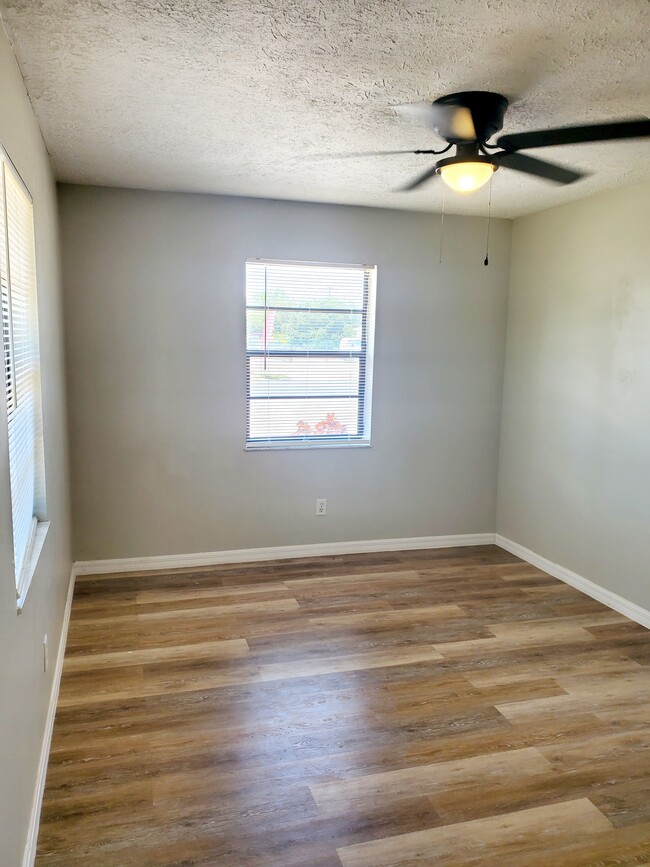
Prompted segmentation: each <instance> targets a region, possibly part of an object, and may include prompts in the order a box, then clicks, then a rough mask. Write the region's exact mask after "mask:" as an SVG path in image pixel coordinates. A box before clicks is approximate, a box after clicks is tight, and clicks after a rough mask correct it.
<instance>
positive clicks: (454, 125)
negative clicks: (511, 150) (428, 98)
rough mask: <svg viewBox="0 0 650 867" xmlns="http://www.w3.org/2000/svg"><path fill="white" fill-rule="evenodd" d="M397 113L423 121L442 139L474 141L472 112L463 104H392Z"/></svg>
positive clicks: (474, 131)
mask: <svg viewBox="0 0 650 867" xmlns="http://www.w3.org/2000/svg"><path fill="white" fill-rule="evenodd" d="M393 108H394V109H395V111H396V112H397V113H398V114H401V115H402V117H406V118H408V119H410V120H415V121H417V122H419V123H423V124H425V125H426V126H428V127H430V128H431V129H434V130H435V131H436V132H437V133H438V135H440V136H441V137H442V138H444V139H453V140H454V141H476V130H475V129H474V119H473V118H472V112H471V111H470V110H469V109H468V108H465V107H464V106H458V105H442V104H440V103H435V102H434V103H430V102H415V103H413V104H412V105H395V106H393Z"/></svg>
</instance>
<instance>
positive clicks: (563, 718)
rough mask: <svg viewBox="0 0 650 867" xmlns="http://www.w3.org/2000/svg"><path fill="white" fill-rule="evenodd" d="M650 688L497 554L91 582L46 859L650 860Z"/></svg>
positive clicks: (92, 864)
mask: <svg viewBox="0 0 650 867" xmlns="http://www.w3.org/2000/svg"><path fill="white" fill-rule="evenodd" d="M649 699H650V632H648V631H647V630H645V629H643V628H642V627H641V626H638V625H636V624H635V623H632V622H631V621H629V620H627V619H626V618H624V617H623V616H621V615H619V614H617V613H615V612H613V611H610V610H609V609H607V608H605V607H604V606H602V605H600V604H599V603H597V602H594V601H593V600H591V599H589V598H588V597H586V596H583V595H582V594H581V593H579V592H577V591H576V590H574V589H573V588H571V587H568V586H566V585H564V584H562V583H560V582H559V581H556V580H555V579H554V578H551V577H549V576H548V575H546V574H544V573H543V572H540V571H539V570H538V569H535V568H533V567H531V566H529V565H527V564H525V563H523V562H521V561H520V560H518V559H517V558H516V557H514V556H512V555H510V554H508V553H506V552H505V551H503V550H501V549H499V548H496V547H492V546H487V547H481V548H461V549H445V550H437V551H418V552H405V553H390V554H373V555H356V556H343V557H324V558H318V559H310V560H293V561H284V562H274V563H265V564H247V565H243V566H227V567H226V566H224V567H218V568H211V569H204V570H199V571H188V570H186V571H183V572H175V573H172V574H170V573H148V574H142V573H140V574H135V575H132V576H114V577H86V578H83V577H82V578H79V579H78V580H77V586H76V590H75V595H74V603H73V608H72V620H71V624H70V632H69V637H68V645H67V651H66V657H65V665H64V671H63V680H62V684H61V693H60V697H59V703H58V710H57V716H56V723H55V728H54V739H53V742H52V750H51V756H50V764H49V770H48V775H47V784H46V789H45V798H44V802H43V812H42V820H41V830H40V837H39V845H38V856H37V864H38V865H39V867H43V865H62V867H100V865H101V867H131V865H134V867H148V865H151V867H153V865H156V867H159V865H195V864H202V865H224V867H225V865H227V867H262V865H263V867H271V865H278V867H341V865H343V867H389V865H391V867H392V865H411V864H413V865H416V864H417V865H421V864H426V865H429V864H431V865H433V864H435V865H447V864H449V865H452V864H453V865H460V864H477V865H525V867H529V865H531V867H532V865H540V867H551V865H552V867H555V865H562V867H564V865H610V864H611V865H613V864H617V865H620V864H636V865H641V864H645V863H650V709H649Z"/></svg>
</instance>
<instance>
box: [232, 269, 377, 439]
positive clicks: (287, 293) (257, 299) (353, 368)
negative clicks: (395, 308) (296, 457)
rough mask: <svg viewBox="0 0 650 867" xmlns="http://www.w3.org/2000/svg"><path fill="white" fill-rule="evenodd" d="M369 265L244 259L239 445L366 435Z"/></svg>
mask: <svg viewBox="0 0 650 867" xmlns="http://www.w3.org/2000/svg"><path fill="white" fill-rule="evenodd" d="M375 273H376V269H375V268H374V267H370V266H365V265H363V266H362V265H328V264H322V263H315V262H276V261H263V260H260V259H250V260H248V261H247V262H246V410H247V412H246V447H247V448H251V449H252V448H273V447H275V448H278V447H289V446H294V447H310V446H334V445H369V444H370V407H371V391H372V346H373V334H374V298H375Z"/></svg>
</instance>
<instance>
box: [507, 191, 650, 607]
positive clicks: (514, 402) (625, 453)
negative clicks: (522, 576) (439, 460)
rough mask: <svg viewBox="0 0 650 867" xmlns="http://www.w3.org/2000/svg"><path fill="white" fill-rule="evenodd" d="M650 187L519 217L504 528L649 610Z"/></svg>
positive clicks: (509, 358) (511, 305) (514, 263)
mask: <svg viewBox="0 0 650 867" xmlns="http://www.w3.org/2000/svg"><path fill="white" fill-rule="evenodd" d="M648 527H650V184H647V183H646V184H642V185H639V186H636V187H628V188H625V189H620V190H616V191H613V192H609V193H603V194H599V195H597V196H594V197H592V198H590V199H586V200H584V201H581V202H577V203H575V204H570V205H565V206H563V207H561V208H555V209H553V210H552V211H547V212H543V213H540V214H536V215H534V216H530V217H524V218H522V219H519V220H516V221H515V225H514V233H513V254H512V269H511V289H510V302H509V321H508V341H507V362H506V373H505V391H504V402H503V424H502V438H501V458H500V478H499V498H498V519H497V531H498V532H499V533H501V534H502V535H504V536H506V537H508V538H510V539H512V540H514V541H515V542H519V543H520V544H521V545H524V546H525V547H527V548H530V549H532V550H533V551H535V552H537V553H538V554H541V555H542V556H544V557H547V558H548V559H550V560H552V561H554V562H556V563H559V564H561V565H562V566H564V567H566V568H568V569H572V570H573V571H575V572H578V573H579V574H581V575H583V576H584V577H586V578H589V579H590V580H592V581H595V582H596V583H598V584H600V585H602V586H603V587H606V588H607V589H608V590H612V591H614V592H615V593H618V594H620V595H621V596H623V597H625V598H626V599H629V600H631V601H632V602H636V603H637V604H639V605H642V606H643V607H645V608H650V555H649V554H648V540H647V535H648Z"/></svg>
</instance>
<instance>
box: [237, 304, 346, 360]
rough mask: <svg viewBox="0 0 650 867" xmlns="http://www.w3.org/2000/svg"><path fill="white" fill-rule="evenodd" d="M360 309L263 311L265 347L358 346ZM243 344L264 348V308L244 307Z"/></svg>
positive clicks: (324, 348)
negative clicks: (245, 308) (251, 308)
mask: <svg viewBox="0 0 650 867" xmlns="http://www.w3.org/2000/svg"><path fill="white" fill-rule="evenodd" d="M361 328H362V314H361V313H319V312H298V311H293V310H267V311H266V349H267V350H269V351H272V350H285V351H293V352H300V351H305V350H314V351H318V350H321V351H329V352H331V351H345V352H355V351H359V350H360V349H361ZM246 345H247V348H248V349H264V311H263V310H247V311H246Z"/></svg>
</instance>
